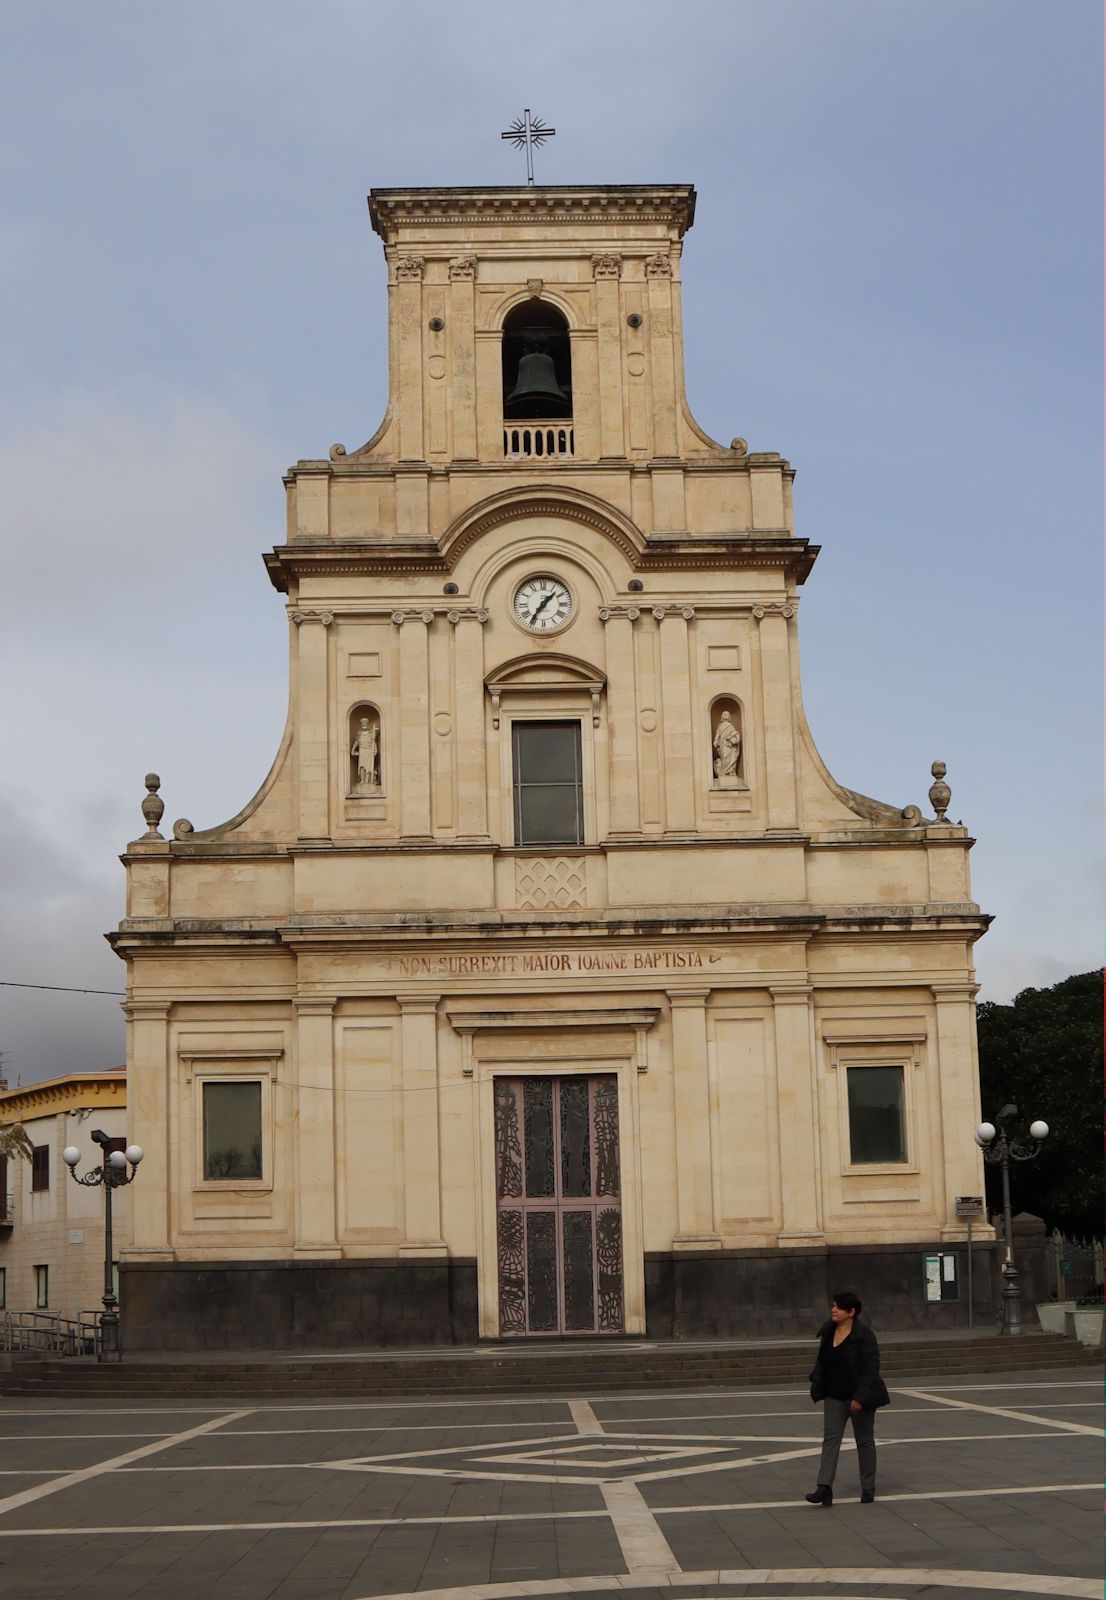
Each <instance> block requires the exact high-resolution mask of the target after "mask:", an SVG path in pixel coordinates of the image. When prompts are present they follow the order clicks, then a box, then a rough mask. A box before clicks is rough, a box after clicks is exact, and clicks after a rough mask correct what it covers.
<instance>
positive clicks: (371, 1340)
mask: <svg viewBox="0 0 1106 1600" xmlns="http://www.w3.org/2000/svg"><path fill="white" fill-rule="evenodd" d="M119 1298H120V1303H121V1312H122V1318H123V1343H124V1346H125V1348H126V1349H127V1350H131V1351H141V1350H356V1349H357V1348H358V1347H359V1346H365V1347H369V1348H385V1347H387V1346H390V1345H398V1346H402V1345H434V1344H441V1345H451V1344H473V1343H475V1341H476V1331H477V1320H476V1262H475V1261H471V1260H470V1261H463V1260H460V1259H457V1260H452V1261H449V1262H427V1261H287V1262H285V1261H219V1262H210V1261H179V1262H166V1263H153V1262H151V1263H144V1262H133V1263H132V1262H127V1263H123V1264H122V1265H121V1267H120V1293H119Z"/></svg>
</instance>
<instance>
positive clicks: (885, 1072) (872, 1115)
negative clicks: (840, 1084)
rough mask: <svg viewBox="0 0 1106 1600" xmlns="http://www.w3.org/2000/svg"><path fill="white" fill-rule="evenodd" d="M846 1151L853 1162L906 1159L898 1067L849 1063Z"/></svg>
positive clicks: (904, 1125) (873, 1162)
mask: <svg viewBox="0 0 1106 1600" xmlns="http://www.w3.org/2000/svg"><path fill="white" fill-rule="evenodd" d="M848 1084H849V1151H850V1159H851V1161H852V1164H853V1165H854V1166H871V1165H875V1164H877V1163H878V1164H882V1163H884V1162H889V1161H905V1160H906V1119H905V1117H904V1114H903V1069H902V1068H901V1067H876V1066H873V1067H850V1068H849V1069H848Z"/></svg>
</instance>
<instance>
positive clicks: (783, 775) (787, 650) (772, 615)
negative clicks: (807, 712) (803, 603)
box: [753, 606, 799, 832]
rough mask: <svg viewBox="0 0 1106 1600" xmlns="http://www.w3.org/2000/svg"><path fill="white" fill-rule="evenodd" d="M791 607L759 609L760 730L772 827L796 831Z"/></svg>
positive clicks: (769, 823)
mask: <svg viewBox="0 0 1106 1600" xmlns="http://www.w3.org/2000/svg"><path fill="white" fill-rule="evenodd" d="M793 615H794V609H793V608H792V607H791V606H780V607H773V608H772V609H771V610H769V608H768V607H767V606H755V607H754V608H753V616H754V617H755V618H756V620H757V622H758V623H759V624H760V631H759V641H760V673H761V693H762V696H763V701H764V712H763V716H762V718H761V727H762V729H763V730H764V731H763V739H764V769H765V787H766V790H767V795H768V828H769V831H772V830H774V829H778V830H780V831H782V832H791V831H793V830H794V829H796V828H797V827H798V825H799V812H798V794H797V788H796V762H795V718H794V706H793V703H792V701H793V693H792V684H791V647H790V634H789V631H788V630H789V628H790V624H791V618H792V616H793Z"/></svg>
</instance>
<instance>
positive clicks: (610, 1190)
mask: <svg viewBox="0 0 1106 1600" xmlns="http://www.w3.org/2000/svg"><path fill="white" fill-rule="evenodd" d="M495 1193H496V1213H497V1215H496V1222H497V1247H498V1269H499V1331H500V1334H501V1335H506V1334H527V1333H568V1334H573V1333H621V1332H622V1329H623V1310H622V1183H621V1174H620V1169H619V1151H618V1081H617V1079H616V1078H615V1077H613V1076H610V1075H604V1076H602V1077H594V1078H584V1077H573V1078H496V1080H495Z"/></svg>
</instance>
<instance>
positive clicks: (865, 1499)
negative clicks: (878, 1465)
mask: <svg viewBox="0 0 1106 1600" xmlns="http://www.w3.org/2000/svg"><path fill="white" fill-rule="evenodd" d="M875 1497H876V1491H875V1490H874V1489H873V1490H872V1492H871V1494H862V1495H861V1497H860V1503H861V1505H862V1506H870V1505H871V1503H872V1501H873V1500H874V1499H875Z"/></svg>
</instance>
